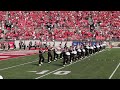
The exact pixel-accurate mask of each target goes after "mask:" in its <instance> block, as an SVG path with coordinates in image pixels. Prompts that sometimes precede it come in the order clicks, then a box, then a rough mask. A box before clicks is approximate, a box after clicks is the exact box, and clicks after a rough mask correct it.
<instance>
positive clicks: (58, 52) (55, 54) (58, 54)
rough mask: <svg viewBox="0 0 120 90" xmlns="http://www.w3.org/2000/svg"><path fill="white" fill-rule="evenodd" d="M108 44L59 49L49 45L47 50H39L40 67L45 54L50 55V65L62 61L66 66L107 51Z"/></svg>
mask: <svg viewBox="0 0 120 90" xmlns="http://www.w3.org/2000/svg"><path fill="white" fill-rule="evenodd" d="M105 47H106V44H97V45H85V44H82V45H77V46H74V45H72V46H70V47H68V46H67V44H65V45H64V47H62V46H61V44H60V45H59V46H58V47H55V45H53V46H51V45H49V46H48V47H47V49H46V50H42V49H41V48H40V49H39V66H41V65H42V64H43V62H44V60H45V58H44V56H43V53H45V52H47V54H48V58H47V59H48V63H51V62H52V61H57V60H60V59H62V60H63V66H65V65H66V64H69V63H72V62H74V61H76V60H79V59H83V58H85V57H87V56H89V55H91V54H94V53H96V52H99V51H101V50H103V49H105Z"/></svg>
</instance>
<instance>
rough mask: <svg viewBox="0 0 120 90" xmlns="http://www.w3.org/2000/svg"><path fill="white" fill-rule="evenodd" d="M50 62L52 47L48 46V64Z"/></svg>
mask: <svg viewBox="0 0 120 90" xmlns="http://www.w3.org/2000/svg"><path fill="white" fill-rule="evenodd" d="M51 61H52V47H51V46H50V45H49V46H48V63H51Z"/></svg>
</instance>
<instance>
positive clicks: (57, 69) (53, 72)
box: [35, 50, 105, 79]
mask: <svg viewBox="0 0 120 90" xmlns="http://www.w3.org/2000/svg"><path fill="white" fill-rule="evenodd" d="M103 51H105V50H103ZM103 51H101V52H103ZM101 52H97V53H95V54H92V55H90V56H88V57H85V58H83V59H81V60H84V59H86V58H89V57H91V56H94V55H96V54H98V53H101ZM81 60H78V61H76V62H73V63H71V64H68V65H66V66H64V67H61V68H58V69H56V70H54V71H51V72H49V73H47V74H44V75H42V76H40V77H37V78H35V79H40V78H42V77H44V76H47V75H49V74H51V73H54V72H56V71H58V70H61V69H63V68H65V67H68V66H70V65H72V64H75V63H77V62H80V61H81Z"/></svg>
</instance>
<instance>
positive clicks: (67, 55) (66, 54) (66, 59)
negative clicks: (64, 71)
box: [63, 48, 70, 66]
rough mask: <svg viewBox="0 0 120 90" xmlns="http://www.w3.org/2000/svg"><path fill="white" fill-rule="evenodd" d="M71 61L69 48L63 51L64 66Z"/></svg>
mask: <svg viewBox="0 0 120 90" xmlns="http://www.w3.org/2000/svg"><path fill="white" fill-rule="evenodd" d="M69 61H70V52H69V50H68V48H65V49H64V50H63V66H65V64H66V63H68V62H69Z"/></svg>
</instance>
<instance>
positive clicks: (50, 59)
mask: <svg viewBox="0 0 120 90" xmlns="http://www.w3.org/2000/svg"><path fill="white" fill-rule="evenodd" d="M50 61H52V54H51V53H48V62H50Z"/></svg>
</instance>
